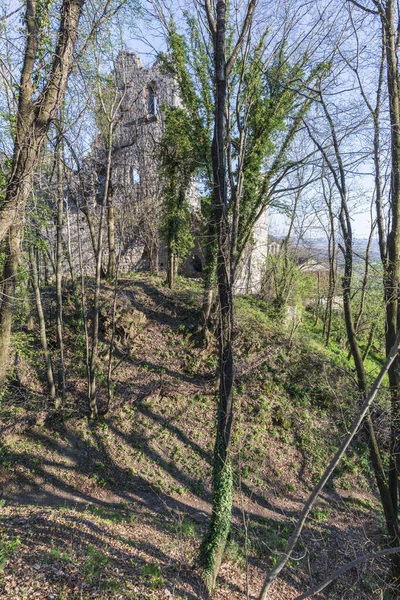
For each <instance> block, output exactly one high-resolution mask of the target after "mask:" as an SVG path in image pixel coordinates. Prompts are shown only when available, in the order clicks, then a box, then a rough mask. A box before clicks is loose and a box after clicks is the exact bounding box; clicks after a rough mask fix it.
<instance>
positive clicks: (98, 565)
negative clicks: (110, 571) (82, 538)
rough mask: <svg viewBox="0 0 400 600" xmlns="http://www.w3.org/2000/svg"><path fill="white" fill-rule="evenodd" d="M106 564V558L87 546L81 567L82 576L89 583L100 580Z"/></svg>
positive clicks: (95, 549)
mask: <svg viewBox="0 0 400 600" xmlns="http://www.w3.org/2000/svg"><path fill="white" fill-rule="evenodd" d="M107 564H108V557H107V556H106V555H105V554H103V552H101V551H100V550H97V548H95V547H94V546H89V547H88V550H87V557H86V560H85V563H84V565H83V574H84V576H85V578H86V579H87V581H89V582H90V583H94V582H96V581H97V582H98V581H100V579H101V576H102V574H103V571H104V568H105V567H106V565H107Z"/></svg>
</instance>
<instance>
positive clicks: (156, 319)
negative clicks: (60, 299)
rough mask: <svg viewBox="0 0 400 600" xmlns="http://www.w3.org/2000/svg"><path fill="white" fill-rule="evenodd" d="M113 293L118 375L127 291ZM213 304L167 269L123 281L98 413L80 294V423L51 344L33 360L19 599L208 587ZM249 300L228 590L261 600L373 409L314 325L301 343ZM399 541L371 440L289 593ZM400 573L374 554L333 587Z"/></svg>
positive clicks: (14, 430)
mask: <svg viewBox="0 0 400 600" xmlns="http://www.w3.org/2000/svg"><path fill="white" fill-rule="evenodd" d="M103 298H104V304H103V307H102V324H103V325H102V336H103V338H102V352H103V357H104V372H105V369H106V366H105V365H106V358H107V347H108V346H107V344H108V341H109V336H110V326H109V325H110V315H111V306H112V289H111V288H107V287H106V286H105V287H104V289H103ZM200 303H201V287H200V285H199V284H197V283H196V282H191V281H182V282H181V283H180V288H179V290H178V291H177V292H174V293H172V292H170V291H169V290H168V289H167V288H165V287H164V286H163V284H162V281H161V279H158V278H152V277H146V276H136V277H135V278H133V279H126V280H122V281H121V282H120V285H119V289H118V302H117V307H118V308H117V316H118V320H117V329H116V331H117V338H116V341H115V352H114V362H113V385H114V397H113V401H112V405H111V409H110V411H109V413H108V414H107V415H105V416H103V417H101V418H100V419H99V420H98V422H95V423H94V422H90V421H89V420H88V418H87V415H86V410H87V402H86V397H85V379H84V368H83V367H82V366H81V365H82V364H83V347H84V346H83V343H82V337H81V333H80V329H79V322H78V321H79V320H78V319H77V316H76V307H75V305H74V302H73V298H71V299H70V304H69V307H67V313H66V324H67V327H68V335H69V337H70V340H69V341H70V342H71V341H74V344H75V346H74V347H75V351H74V352H73V353H72V352H70V354H69V357H68V360H69V370H68V380H69V389H68V402H67V405H66V406H65V407H64V409H63V418H62V419H61V418H59V417H58V416H57V415H55V414H54V413H52V412H51V410H49V407H48V404H47V399H46V397H45V395H44V394H43V392H42V382H41V372H40V369H38V364H39V363H40V361H39V360H38V357H39V355H38V354H37V355H35V354H34V351H35V349H33V350H32V349H31V350H30V351H29V352H28V351H26V352H25V353H24V356H23V357H22V358H21V361H20V362H21V365H20V367H19V369H20V373H19V374H18V378H17V383H18V385H17V384H16V383H15V382H14V384H13V385H15V386H16V387H13V385H10V387H9V390H8V393H7V394H6V395H5V397H4V399H3V405H2V409H1V414H0V418H1V422H0V427H1V430H2V434H3V435H2V445H1V449H0V461H1V471H0V485H1V509H0V513H1V516H0V523H1V533H0V540H1V545H0V596H1V597H2V598H9V599H17V598H18V599H19V598H29V599H31V598H49V599H50V598H59V599H63V598H68V599H69V598H71V599H72V598H74V599H75V598H87V599H88V598H100V599H102V598H104V599H105V598H115V599H117V598H138V599H139V598H140V599H142V598H143V599H145V598H148V599H150V598H154V599H156V598H157V599H159V598H160V599H161V598H207V594H206V591H205V590H204V588H203V586H202V583H201V578H200V576H199V572H198V570H197V567H196V562H195V561H196V555H197V551H198V548H199V545H200V541H201V537H202V535H203V532H204V529H205V527H206V525H207V521H208V517H209V512H210V500H211V462H212V451H213V437H214V423H215V416H216V414H215V413H216V399H215V394H216V367H217V362H216V358H215V351H214V348H213V347H208V348H204V347H203V346H202V345H201V344H200V340H199V336H198V334H197V333H196V329H197V322H198V311H199V307H200ZM236 309H237V317H238V327H237V332H236V340H235V344H236V368H237V389H236V419H235V425H234V431H233V449H232V452H233V458H234V465H235V503H234V512H233V530H232V538H231V540H230V543H229V548H228V550H227V555H226V561H225V562H224V565H223V568H222V571H221V577H220V581H219V587H218V590H217V592H216V594H215V598H217V599H222V598H230V599H236V598H237V599H239V598H245V597H246V587H247V588H248V595H249V597H250V598H256V597H257V593H258V592H259V589H260V587H261V584H262V577H263V574H264V573H265V571H266V569H267V568H268V567H270V566H271V564H273V562H274V561H275V560H276V557H277V556H278V554H279V551H281V550H282V549H283V548H284V544H285V541H286V540H287V538H288V536H289V534H290V530H291V523H292V520H293V519H294V518H295V517H296V515H297V514H298V511H299V510H300V507H301V505H302V502H303V500H304V498H305V497H306V496H307V494H308V493H309V491H310V489H311V487H312V483H313V481H315V480H316V479H317V477H318V475H319V474H320V473H321V472H322V470H323V468H324V466H325V465H326V464H327V460H328V459H329V457H330V455H331V453H332V452H333V451H334V449H335V447H336V443H337V440H338V439H339V437H340V436H341V435H342V434H343V433H344V431H345V428H346V426H347V424H348V423H349V420H350V419H351V415H352V413H353V411H354V406H355V395H354V389H353V382H352V379H351V377H349V376H348V375H347V374H346V370H345V369H343V366H342V365H341V364H339V363H338V360H336V359H335V360H336V363H335V362H333V360H334V356H333V355H331V354H329V352H328V351H324V350H323V349H322V348H320V347H318V345H317V344H316V343H315V342H310V341H309V340H308V338H307V337H306V332H305V331H304V330H303V331H302V332H300V335H299V339H298V340H297V341H296V342H295V343H294V345H292V347H291V348H289V345H288V340H287V336H286V334H285V333H284V330H283V328H282V323H281V320H279V319H278V320H276V319H275V320H274V319H273V318H272V317H271V316H269V314H268V307H267V306H266V305H264V304H263V303H260V302H257V301H255V300H252V299H249V298H237V299H236ZM101 380H102V377H101V376H100V381H101ZM105 399H106V391H105V383H104V377H103V383H102V386H101V393H100V395H99V404H100V406H104V404H105ZM384 543H385V540H384V538H383V536H382V530H381V516H380V512H379V508H378V504H377V502H376V499H375V496H374V493H373V492H372V491H371V477H370V468H369V464H368V459H367V455H366V452H365V444H364V443H363V441H362V440H358V441H357V443H356V444H355V445H354V447H353V448H352V452H351V453H350V455H349V456H348V457H347V458H346V460H345V463H344V465H343V466H342V467H341V469H340V471H339V473H338V477H337V478H336V479H335V480H334V481H333V482H332V483H331V485H330V487H329V489H328V490H327V492H326V494H325V495H324V496H323V498H322V500H321V502H320V503H319V505H318V507H317V508H316V509H315V510H314V511H313V514H312V518H311V520H310V523H309V525H308V527H307V529H306V531H305V533H304V536H303V538H302V542H301V545H300V546H299V548H298V551H297V552H296V560H294V561H292V562H291V563H290V565H289V566H288V568H287V569H286V570H285V571H284V573H283V577H282V578H281V579H280V580H279V582H278V583H277V585H276V587H275V589H274V593H273V596H272V598H273V599H274V600H278V599H288V600H290V599H292V598H296V597H297V596H298V595H299V594H300V593H301V592H302V591H304V590H305V589H306V588H307V587H308V586H309V585H310V583H315V582H316V581H318V580H320V579H321V578H323V577H324V575H326V574H327V573H329V572H330V571H332V570H333V569H334V568H336V567H337V566H339V565H341V564H343V563H344V562H347V561H348V560H351V559H353V558H354V557H355V556H357V555H358V554H360V553H364V552H365V551H368V550H373V549H376V548H377V547H378V546H379V544H381V545H383V544H384ZM386 568H387V565H386V564H385V562H384V561H382V562H381V563H379V564H374V565H373V566H372V567H371V565H368V564H366V565H361V566H359V567H358V568H357V569H355V570H353V571H350V572H349V573H347V574H346V576H345V577H344V578H343V579H342V580H339V581H338V582H337V583H336V584H335V585H334V586H332V587H331V588H330V589H329V590H328V591H327V592H326V593H325V594H321V595H320V596H319V597H320V598H347V599H350V598H351V599H360V600H361V599H366V598H371V599H372V598H382V597H383V596H382V590H383V589H384V587H385V585H386V584H385V582H384V580H383V578H384V577H385V570H386ZM246 582H247V583H246Z"/></svg>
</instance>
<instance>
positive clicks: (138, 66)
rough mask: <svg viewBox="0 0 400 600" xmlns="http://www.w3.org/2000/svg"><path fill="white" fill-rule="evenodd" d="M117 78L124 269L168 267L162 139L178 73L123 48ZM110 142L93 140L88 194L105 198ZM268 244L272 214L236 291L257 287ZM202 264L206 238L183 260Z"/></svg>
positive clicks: (116, 156)
mask: <svg viewBox="0 0 400 600" xmlns="http://www.w3.org/2000/svg"><path fill="white" fill-rule="evenodd" d="M114 79H115V83H116V85H117V87H118V90H119V93H120V94H121V97H122V102H121V108H120V116H119V118H118V122H117V124H116V127H115V136H114V139H113V150H112V169H111V193H112V198H113V203H114V205H115V211H116V215H117V219H116V221H117V226H116V229H117V231H116V233H117V238H118V239H119V240H121V242H120V243H121V245H122V246H121V248H120V258H121V265H120V272H124V271H128V270H138V269H148V268H151V269H152V270H156V269H157V268H158V269H160V270H163V269H166V266H167V256H166V251H165V248H164V245H163V244H162V242H161V243H160V237H159V230H160V217H161V214H162V209H163V185H162V181H161V178H160V169H159V165H160V142H161V138H162V135H163V131H164V115H163V110H162V109H163V107H164V106H167V107H173V106H181V101H180V97H179V91H178V87H177V85H176V83H175V81H174V79H173V78H172V77H171V76H169V75H168V74H166V73H164V72H163V71H162V69H161V68H160V65H159V64H158V62H156V63H155V64H154V65H153V66H151V67H149V68H145V67H143V65H142V63H141V60H140V58H139V57H138V56H137V55H136V54H135V53H133V52H128V51H123V52H120V53H119V54H118V57H117V59H116V62H115V67H114ZM104 164H105V148H104V142H102V141H101V139H100V138H98V139H97V140H96V141H95V143H94V144H93V146H92V150H91V154H90V157H88V160H87V161H86V164H85V167H84V171H85V172H86V181H88V182H89V184H88V188H89V189H88V192H87V195H88V196H90V197H92V202H93V203H94V204H96V196H97V204H99V203H100V201H101V198H102V196H103V190H104V179H105V169H104ZM191 195H192V197H191V204H192V207H193V211H194V214H195V213H196V211H197V210H198V208H199V207H198V206H197V193H196V190H195V186H193V188H192V193H191ZM267 247H268V214H267V212H266V213H265V214H264V215H262V216H261V218H260V220H259V222H258V223H257V225H256V226H255V228H254V232H253V240H252V242H251V244H249V247H248V248H247V250H246V252H245V255H244V257H243V261H242V264H241V266H240V268H239V269H238V273H237V280H236V285H235V291H236V293H257V292H258V291H259V290H260V287H261V278H262V273H263V269H264V265H265V259H266V255H267ZM201 269H202V251H201V240H199V239H198V238H196V240H195V248H194V249H193V252H192V254H191V256H189V258H188V260H187V261H186V262H185V263H184V264H183V265H182V268H181V271H182V273H183V274H185V275H195V274H197V275H198V274H199V273H200V272H201Z"/></svg>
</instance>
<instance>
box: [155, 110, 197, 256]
mask: <svg viewBox="0 0 400 600" xmlns="http://www.w3.org/2000/svg"><path fill="white" fill-rule="evenodd" d="M195 136H196V127H195V126H193V123H192V122H191V120H190V118H189V115H188V113H187V112H186V111H185V110H183V109H181V108H177V107H174V108H169V109H165V131H164V135H163V138H162V163H161V173H162V176H163V179H164V182H165V188H164V194H165V199H166V202H165V205H164V217H163V223H162V233H163V236H164V238H165V240H166V242H167V244H168V248H169V251H170V252H171V253H172V254H174V255H175V256H176V257H178V258H180V259H182V258H184V257H185V256H186V255H187V253H188V252H189V250H190V248H191V247H192V246H193V236H192V234H191V232H190V223H191V217H190V210H189V203H188V199H187V194H188V191H189V189H190V185H191V182H192V178H193V175H194V173H195V170H196V166H197V161H196V159H197V154H196V147H195V144H194V142H193V140H194V139H195Z"/></svg>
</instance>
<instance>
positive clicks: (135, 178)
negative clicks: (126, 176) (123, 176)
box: [131, 167, 140, 185]
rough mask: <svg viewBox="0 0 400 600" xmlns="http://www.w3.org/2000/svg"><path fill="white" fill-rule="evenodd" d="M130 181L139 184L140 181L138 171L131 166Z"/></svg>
mask: <svg viewBox="0 0 400 600" xmlns="http://www.w3.org/2000/svg"><path fill="white" fill-rule="evenodd" d="M131 183H133V185H139V183H140V173H139V171H138V170H137V168H136V167H131Z"/></svg>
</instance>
